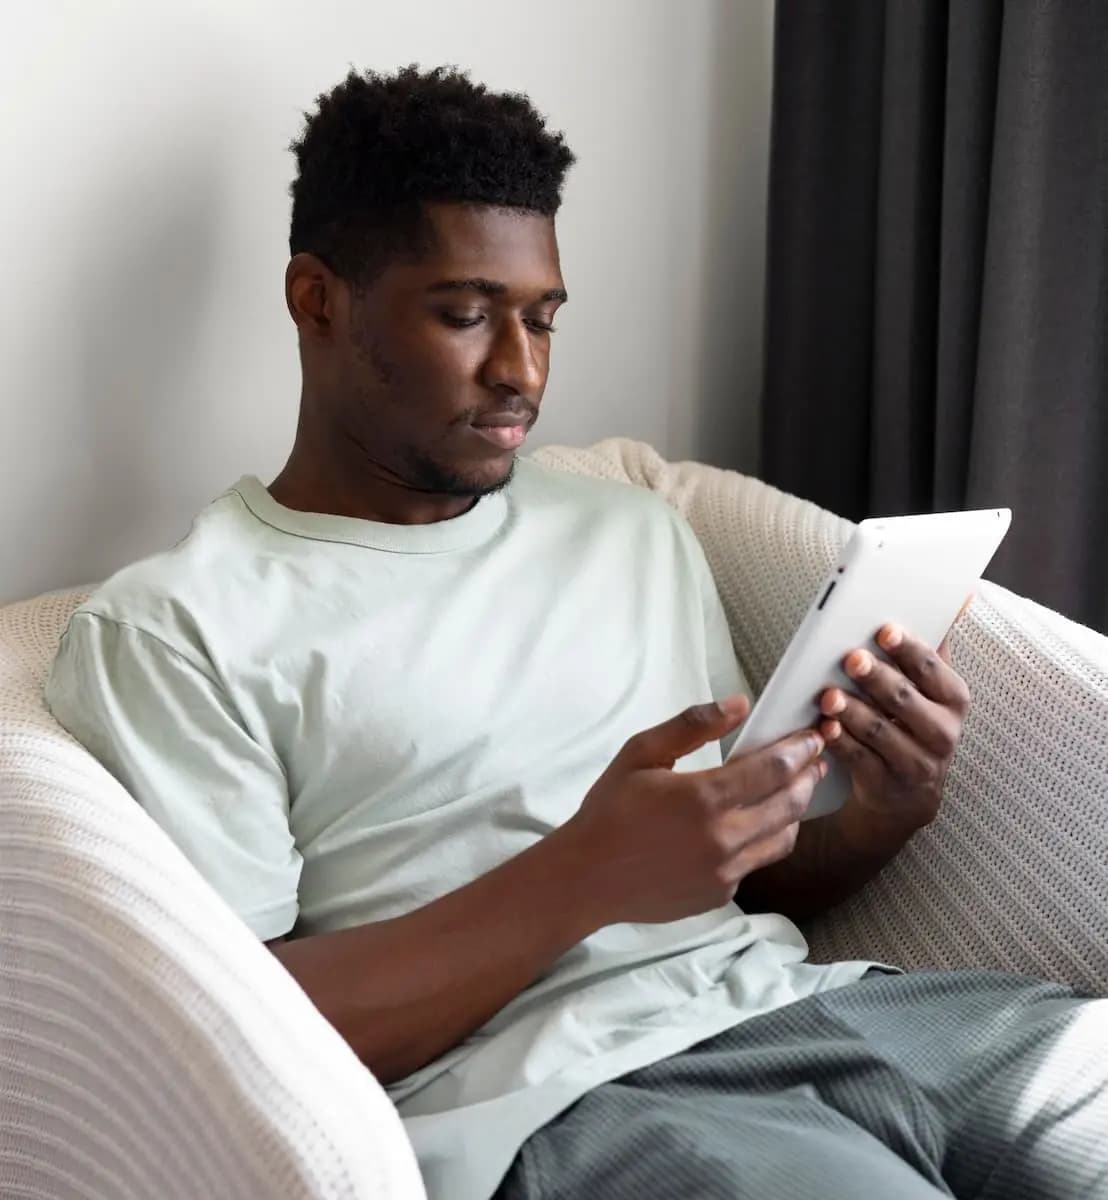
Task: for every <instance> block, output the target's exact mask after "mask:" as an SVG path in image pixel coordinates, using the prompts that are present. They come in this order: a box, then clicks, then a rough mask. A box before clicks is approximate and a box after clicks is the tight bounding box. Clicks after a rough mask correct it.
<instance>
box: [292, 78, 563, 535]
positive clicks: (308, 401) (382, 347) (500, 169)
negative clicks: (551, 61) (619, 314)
mask: <svg viewBox="0 0 1108 1200" xmlns="http://www.w3.org/2000/svg"><path fill="white" fill-rule="evenodd" d="M292 149H293V151H294V152H295V154H296V158H297V163H298V167H299V173H298V176H297V178H296V180H295V181H294V183H293V185H292V198H293V206H292V229H291V233H290V238H289V248H290V250H291V252H292V260H291V262H290V264H289V268H288V272H287V277H286V295H287V299H288V304H289V310H290V312H291V313H292V316H293V319H294V320H295V321H296V323H297V326H298V329H299V334H300V351H301V361H302V364H303V369H304V397H303V406H302V413H301V428H300V432H299V433H298V443H301V442H306V443H307V444H308V446H309V447H310V448H311V452H312V454H314V456H315V458H316V459H323V460H325V461H316V462H315V463H314V464H312V470H313V471H314V472H320V471H324V470H327V469H331V468H333V469H334V470H335V471H336V472H339V473H343V474H345V475H346V476H347V477H348V483H352V482H354V481H356V480H357V478H358V475H359V472H364V473H365V482H366V485H367V486H369V487H372V488H373V489H375V490H376V491H377V493H378V494H383V492H382V489H386V490H387V489H392V492H393V494H394V495H393V498H394V499H399V500H400V508H401V509H403V506H404V501H405V500H408V501H409V506H410V502H418V501H417V497H418V496H419V495H420V494H422V495H423V496H424V497H425V498H426V500H428V501H429V500H431V499H432V497H433V496H438V497H440V498H444V497H448V496H449V497H456V498H472V497H475V496H479V495H481V494H483V493H486V492H489V491H492V490H495V489H496V488H497V487H501V486H503V484H504V483H506V482H507V480H508V479H509V478H510V475H511V470H512V467H513V465H514V455H515V449H516V447H517V445H518V443H519V441H520V440H521V434H522V433H524V432H526V428H527V427H529V426H530V424H532V423H533V422H534V420H535V417H536V416H537V413H538V407H539V403H540V401H541V399H542V394H543V389H544V387H545V385H546V378H547V370H548V358H549V339H550V329H549V327H550V325H551V322H552V320H553V316H554V313H555V311H556V309H557V308H558V306H559V304H560V303H561V301H562V300H564V298H565V293H564V290H563V282H562V277H561V271H560V268H559V263H558V249H557V242H556V240H555V236H554V214H555V212H556V211H557V209H558V206H559V203H560V196H561V187H562V182H563V179H564V176H565V173H566V171H567V169H568V168H569V166H570V165H571V164H572V162H573V155H572V154H571V153H570V151H569V149H568V148H567V147H566V145H565V143H564V142H563V140H562V137H561V135H560V134H552V133H549V132H548V131H547V130H546V129H545V128H544V126H543V122H542V119H541V117H540V116H539V115H538V114H537V113H536V112H535V110H534V109H533V108H532V106H531V104H530V102H529V101H528V100H527V99H526V97H523V96H519V95H496V94H493V93H490V92H488V91H487V90H486V89H485V88H484V87H482V86H480V85H478V84H474V83H471V82H470V81H469V79H468V78H467V77H466V76H465V75H464V74H461V73H458V72H457V71H454V70H447V69H443V68H440V69H438V70H435V71H431V72H428V73H422V74H421V73H420V72H419V71H418V70H417V69H416V68H415V67H408V68H406V69H404V70H402V71H400V72H399V73H398V74H396V75H393V76H382V75H377V74H374V73H372V72H367V73H366V74H364V75H357V74H355V73H354V72H351V73H350V74H349V75H348V76H347V78H346V79H345V80H344V81H343V82H342V83H341V84H339V85H338V86H337V87H336V88H335V89H334V90H333V91H332V92H330V93H328V94H326V95H323V96H320V97H319V101H318V109H317V110H316V111H315V112H314V113H312V114H309V115H308V117H307V121H306V125H305V128H304V132H303V136H302V137H301V138H300V140H299V141H297V142H295V143H293V146H292ZM510 422H515V425H514V426H512V425H511V424H508V423H510ZM298 449H299V450H300V452H301V453H303V452H304V451H305V450H306V449H307V447H306V446H304V445H300V446H299V447H298ZM294 454H295V452H294ZM404 493H407V496H405V495H404ZM453 506H454V511H457V510H458V506H457V500H455V501H454V502H453ZM385 507H386V508H387V507H389V505H388V503H387V502H386V505H385ZM416 519H419V518H418V517H417V518H416ZM424 519H436V518H435V517H434V516H426V517H425V518H424Z"/></svg>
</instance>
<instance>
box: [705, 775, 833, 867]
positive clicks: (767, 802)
mask: <svg viewBox="0 0 1108 1200" xmlns="http://www.w3.org/2000/svg"><path fill="white" fill-rule="evenodd" d="M826 775H827V763H826V762H825V761H824V760H823V759H821V758H817V759H813V760H812V761H811V762H809V763H808V764H807V765H806V766H805V767H803V768H802V769H801V770H800V771H798V772H797V774H796V775H794V776H793V778H792V779H791V780H790V781H789V783H788V784H787V785H786V786H785V787H783V788H779V789H778V790H777V791H775V792H774V793H773V794H772V795H770V796H767V797H766V798H765V799H764V800H759V801H758V802H757V803H756V804H747V805H739V806H735V807H731V808H729V809H727V810H726V812H724V814H723V815H722V816H721V817H720V818H719V821H720V829H722V830H723V831H724V832H725V834H726V835H727V837H728V838H729V839H730V845H731V850H732V852H733V853H736V854H737V853H738V852H739V851H740V850H741V849H742V847H743V846H744V845H746V844H747V843H748V842H753V841H757V840H758V839H759V838H763V837H769V836H771V835H772V834H774V833H777V832H778V831H779V830H781V829H784V827H785V826H786V825H790V824H792V823H793V822H794V821H800V820H803V818H804V815H805V814H806V813H807V811H808V806H809V805H810V804H811V802H812V793H813V792H814V791H815V790H816V786H817V784H818V783H819V781H820V780H821V779H824V778H825V777H826Z"/></svg>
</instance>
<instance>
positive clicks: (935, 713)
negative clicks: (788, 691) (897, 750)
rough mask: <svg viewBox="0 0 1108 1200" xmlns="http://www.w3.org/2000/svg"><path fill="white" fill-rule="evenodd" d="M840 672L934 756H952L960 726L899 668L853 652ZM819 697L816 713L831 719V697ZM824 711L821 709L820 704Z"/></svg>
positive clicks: (865, 653) (859, 652)
mask: <svg viewBox="0 0 1108 1200" xmlns="http://www.w3.org/2000/svg"><path fill="white" fill-rule="evenodd" d="M843 670H844V671H845V672H846V673H847V675H848V676H849V677H850V678H851V679H852V680H853V681H854V682H855V683H856V684H857V685H858V687H859V688H860V689H861V690H862V692H863V693H864V694H865V696H866V698H867V699H869V700H870V701H872V703H873V704H874V705H875V706H876V707H877V708H878V709H880V711H881V712H883V713H884V714H885V715H886V716H887V717H889V718H890V720H892V721H893V722H895V723H896V724H897V725H899V726H900V727H901V728H902V729H906V730H907V731H908V732H909V733H910V734H911V735H912V736H913V737H914V738H916V739H917V740H918V741H920V742H922V743H923V744H924V745H925V746H927V747H929V748H930V749H933V750H934V751H935V752H936V753H938V754H952V753H953V752H954V745H955V743H956V742H957V738H958V732H959V729H960V725H959V723H958V719H957V717H956V716H954V714H952V713H951V712H950V711H949V710H948V709H946V708H943V707H942V705H940V704H936V703H935V702H934V701H933V700H928V699H927V697H926V696H924V695H922V694H921V692H920V690H919V689H918V688H917V687H916V686H915V684H914V683H912V681H911V680H910V679H909V678H908V676H907V675H905V674H904V672H903V671H901V670H900V668H899V667H896V666H893V665H891V664H889V663H886V662H882V661H881V660H880V659H879V658H877V657H876V655H873V654H871V653H870V652H869V651H868V650H854V651H852V652H851V653H850V654H848V655H847V656H846V658H845V660H844V661H843ZM829 690H830V693H831V696H830V697H829V696H828V694H827V693H824V695H823V696H821V697H820V711H821V712H824V714H825V715H826V716H829V717H830V716H834V715H835V712H834V711H833V708H834V705H835V700H834V698H833V697H834V694H835V693H836V691H837V689H835V688H831V689H829ZM825 702H826V703H827V704H828V708H827V709H825V708H824V703H825Z"/></svg>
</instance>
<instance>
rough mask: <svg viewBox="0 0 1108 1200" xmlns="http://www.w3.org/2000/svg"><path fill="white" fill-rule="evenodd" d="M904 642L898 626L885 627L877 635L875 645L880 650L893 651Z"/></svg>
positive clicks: (901, 631)
mask: <svg viewBox="0 0 1108 1200" xmlns="http://www.w3.org/2000/svg"><path fill="white" fill-rule="evenodd" d="M902 641H904V632H903V630H901V628H900V626H899V625H886V626H885V628H884V629H882V630H881V632H880V633H879V634H878V635H877V644H878V645H879V646H880V647H881V649H882V650H895V649H896V648H897V646H899V645H900V643H901V642H902Z"/></svg>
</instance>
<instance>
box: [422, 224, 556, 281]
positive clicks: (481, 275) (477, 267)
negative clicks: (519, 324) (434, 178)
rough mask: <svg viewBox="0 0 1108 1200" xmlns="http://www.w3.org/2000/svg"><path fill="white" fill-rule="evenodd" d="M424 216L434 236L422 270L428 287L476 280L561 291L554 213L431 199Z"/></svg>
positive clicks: (424, 258)
mask: <svg viewBox="0 0 1108 1200" xmlns="http://www.w3.org/2000/svg"><path fill="white" fill-rule="evenodd" d="M426 218H427V223H428V226H429V232H430V233H431V234H432V237H431V239H430V245H429V252H428V253H427V254H426V255H425V256H423V257H422V262H421V267H422V272H421V273H423V274H424V275H425V276H426V277H427V280H428V286H431V285H437V284H440V283H448V282H451V281H470V280H480V281H483V282H485V283H488V284H493V285H495V284H503V285H504V286H505V287H507V288H508V289H515V288H517V287H526V288H528V289H529V290H540V291H542V292H547V291H550V292H553V291H562V290H563V283H562V275H561V268H560V265H559V261H558V241H557V236H556V234H555V231H554V219H553V218H552V217H546V216H542V215H541V214H537V213H529V212H525V211H523V210H520V209H513V208H507V209H506V208H497V207H493V206H491V205H472V204H465V205H463V204H435V205H428V206H427V207H426ZM432 276H433V277H434V278H433V279H432V278H431V277H432ZM487 290H488V291H490V293H491V292H492V291H493V290H494V289H493V288H489V289H487ZM559 298H564V296H562V297H559Z"/></svg>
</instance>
